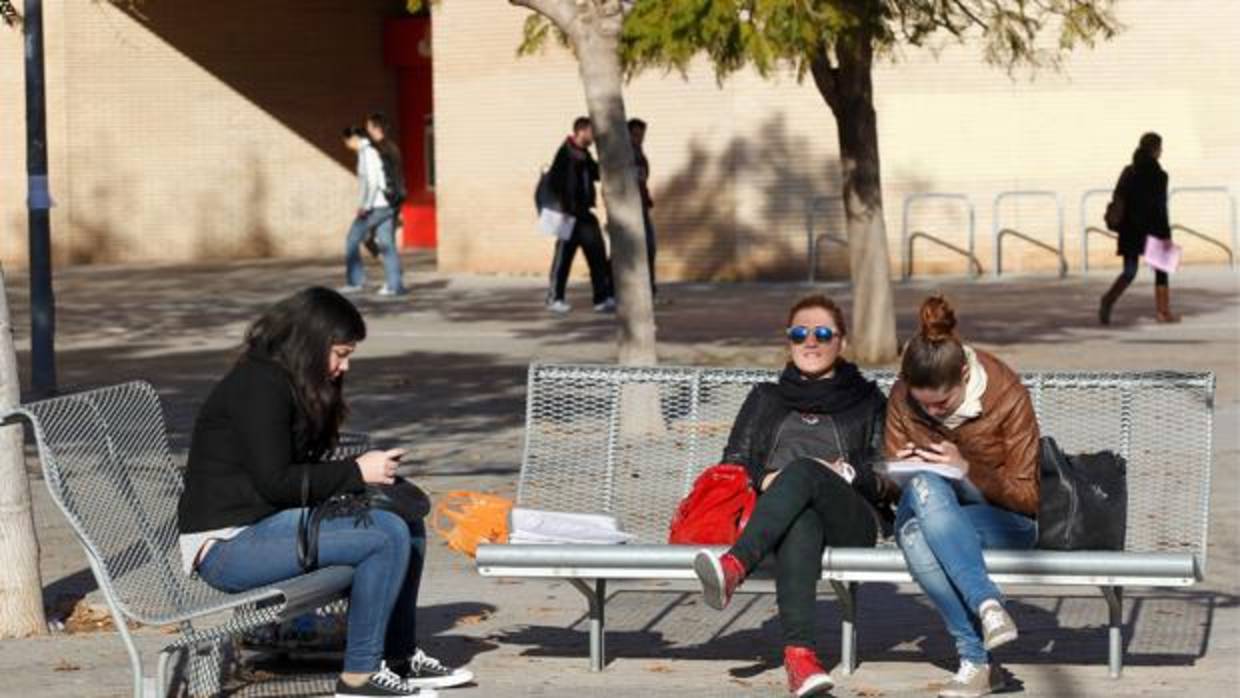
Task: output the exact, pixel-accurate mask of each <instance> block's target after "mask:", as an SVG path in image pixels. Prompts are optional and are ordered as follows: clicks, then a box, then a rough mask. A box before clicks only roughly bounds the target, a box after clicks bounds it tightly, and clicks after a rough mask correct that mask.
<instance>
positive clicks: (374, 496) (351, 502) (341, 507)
mask: <svg viewBox="0 0 1240 698" xmlns="http://www.w3.org/2000/svg"><path fill="white" fill-rule="evenodd" d="M312 467H314V466H306V469H305V470H304V471H302V476H301V505H302V513H301V519H300V521H298V525H297V561H298V562H299V563H300V564H301V568H302V569H303V570H305V571H306V572H309V571H311V570H313V569H315V568H317V567H318V566H319V525H320V524H322V523H323V521H324V519H335V518H340V517H344V516H352V517H353V525H354V526H361V527H369V526H370V524H371V520H370V511H371V510H372V509H379V510H383V511H390V512H392V513H394V514H396V515H398V516H400V517H401V518H402V519H404V520H405V523H408V524H414V523H417V522H419V521H421V520H422V519H424V518H426V515H427V514H429V513H430V511H431V499H430V497H428V496H426V493H425V492H423V491H422V488H420V487H418V486H417V485H415V484H413V482H412V481H411V480H409V479H408V478H403V477H398V478H396V482H394V483H392V484H390V485H374V484H367V485H366V489H365V490H363V491H361V492H349V493H345V494H337V495H334V496H332V497H330V498H328V499H327V500H326V501H324V502H322V503H321V504H319V505H317V506H315V507H313V508H311V507H310V506H309V501H310V468H312Z"/></svg>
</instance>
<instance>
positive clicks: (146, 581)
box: [17, 381, 349, 624]
mask: <svg viewBox="0 0 1240 698" xmlns="http://www.w3.org/2000/svg"><path fill="white" fill-rule="evenodd" d="M17 412H18V413H20V414H23V415H25V416H26V417H27V418H28V419H29V420H30V423H31V425H32V426H33V428H34V432H35V440H36V444H37V445H38V449H39V460H40V461H41V463H42V469H43V477H44V480H45V481H46V483H47V487H48V489H49V491H50V492H51V494H52V498H53V500H54V501H55V502H56V504H57V505H58V506H59V507H60V509H61V511H62V513H64V515H65V516H66V518H68V520H69V523H70V525H71V526H72V527H73V530H74V532H75V533H76V534H77V537H78V539H79V541H80V542H81V543H82V545H83V547H85V548H86V553H87V556H88V557H89V559H90V562H91V564H92V566H93V567H94V568H95V573H96V578H97V579H98V581H99V583H100V586H101V587H103V588H104V590H105V592H107V593H108V594H109V595H110V596H111V597H112V598H113V599H114V600H115V601H116V602H117V604H118V605H119V606H120V607H121V611H122V612H123V613H125V614H126V615H127V616H129V617H130V618H133V619H134V620H137V621H138V622H141V623H147V624H160V623H162V622H165V619H167V618H170V617H177V616H182V615H184V614H186V613H187V612H190V611H192V610H194V609H201V608H205V607H207V606H210V605H211V604H212V603H214V602H216V601H218V600H219V599H220V598H221V597H222V596H224V594H222V593H221V592H219V591H216V590H214V589H212V588H211V587H209V586H207V585H206V584H205V583H203V582H201V581H199V580H197V579H192V578H190V577H188V576H187V575H185V574H184V573H183V572H182V570H181V557H180V549H179V546H178V542H177V538H178V535H179V532H178V529H177V501H178V500H179V498H180V495H181V491H182V489H183V483H182V472H181V467H180V466H179V465H178V464H177V463H176V462H175V461H174V460H173V458H172V454H171V452H170V450H169V447H168V436H167V432H166V429H165V426H164V417H163V411H162V410H161V409H160V403H159V397H158V395H157V394H156V393H155V390H154V389H153V388H152V387H151V386H150V385H149V384H148V383H145V382H141V381H135V382H131V383H124V384H121V385H115V386H110V387H107V388H100V389H97V390H90V391H86V392H81V393H74V394H71V395H65V396H62V397H56V398H52V399H49V400H43V401H40V402H34V403H29V404H26V405H23V406H22V407H21V408H20V409H19V410H17ZM344 450H349V449H348V448H346V449H344Z"/></svg>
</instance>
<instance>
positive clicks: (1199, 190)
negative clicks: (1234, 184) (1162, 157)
mask: <svg viewBox="0 0 1240 698" xmlns="http://www.w3.org/2000/svg"><path fill="white" fill-rule="evenodd" d="M1176 194H1222V195H1223V196H1224V197H1226V198H1227V203H1228V206H1229V208H1228V214H1229V217H1228V220H1229V221H1230V223H1231V247H1228V246H1227V245H1226V244H1225V243H1222V242H1220V241H1218V240H1216V239H1215V238H1212V237H1210V236H1209V235H1206V234H1204V233H1200V232H1197V231H1196V230H1193V229H1192V228H1189V227H1188V226H1185V225H1181V224H1179V223H1177V224H1175V225H1173V226H1171V229H1172V230H1181V231H1183V232H1185V233H1188V234H1189V235H1192V236H1194V237H1197V238H1200V239H1202V240H1205V241H1206V242H1208V243H1210V244H1211V245H1214V246H1215V247H1219V248H1221V249H1222V250H1223V251H1224V252H1226V253H1227V263H1228V264H1230V265H1231V268H1232V269H1235V268H1236V255H1235V250H1236V249H1238V248H1240V231H1237V229H1236V197H1235V195H1233V194H1232V193H1231V189H1230V188H1228V187H1172V188H1171V191H1169V192H1168V193H1167V208H1168V209H1170V208H1171V202H1172V200H1174V199H1175V195H1176Z"/></svg>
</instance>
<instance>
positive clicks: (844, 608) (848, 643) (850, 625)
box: [831, 579, 857, 675]
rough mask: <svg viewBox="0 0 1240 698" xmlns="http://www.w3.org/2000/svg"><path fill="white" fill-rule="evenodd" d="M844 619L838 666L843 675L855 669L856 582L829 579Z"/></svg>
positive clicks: (841, 628) (841, 629)
mask: <svg viewBox="0 0 1240 698" xmlns="http://www.w3.org/2000/svg"><path fill="white" fill-rule="evenodd" d="M831 588H832V589H834V590H835V597H836V598H837V599H839V602H840V614H841V615H843V617H844V620H843V623H842V624H841V627H840V668H841V669H843V671H844V674H845V675H850V674H852V673H853V672H854V671H856V670H857V583H856V582H848V583H847V584H845V583H844V582H840V581H836V580H834V579H832V580H831Z"/></svg>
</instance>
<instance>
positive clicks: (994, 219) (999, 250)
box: [990, 189, 1068, 279]
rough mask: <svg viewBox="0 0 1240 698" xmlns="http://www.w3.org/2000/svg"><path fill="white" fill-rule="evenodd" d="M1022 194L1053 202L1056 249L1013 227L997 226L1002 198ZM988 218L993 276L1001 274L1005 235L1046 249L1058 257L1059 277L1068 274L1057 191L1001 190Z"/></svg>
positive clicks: (1060, 208) (1061, 210)
mask: <svg viewBox="0 0 1240 698" xmlns="http://www.w3.org/2000/svg"><path fill="white" fill-rule="evenodd" d="M1022 196H1023V197H1027V198H1034V197H1037V198H1043V199H1050V200H1052V201H1054V202H1055V216H1056V222H1057V223H1058V230H1059V247H1058V249H1056V248H1055V247H1052V246H1050V245H1048V244H1046V243H1045V242H1042V241H1041V240H1038V239H1036V238H1034V237H1032V236H1030V235H1026V234H1025V233H1022V232H1020V231H1018V230H1015V229H1014V228H1001V227H999V206H1000V205H1001V204H1002V203H1003V200H1004V199H1014V198H1017V197H1022ZM990 219H991V231H992V233H993V235H994V246H995V276H1000V275H1002V274H1003V237H1004V236H1005V235H1012V236H1014V237H1018V238H1020V239H1021V240H1024V241H1025V242H1027V243H1029V244H1031V245H1034V246H1035V247H1040V248H1042V249H1044V250H1046V251H1047V252H1050V253H1052V254H1054V255H1055V256H1056V257H1058V258H1059V278H1061V279H1062V278H1063V277H1065V276H1067V275H1068V259H1067V257H1065V256H1064V251H1063V201H1062V200H1061V199H1060V198H1059V194H1058V193H1057V192H1053V191H1039V190H1033V189H1014V190H1010V191H1001V192H999V193H998V194H996V195H995V206H994V212H993V215H991V217H990Z"/></svg>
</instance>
